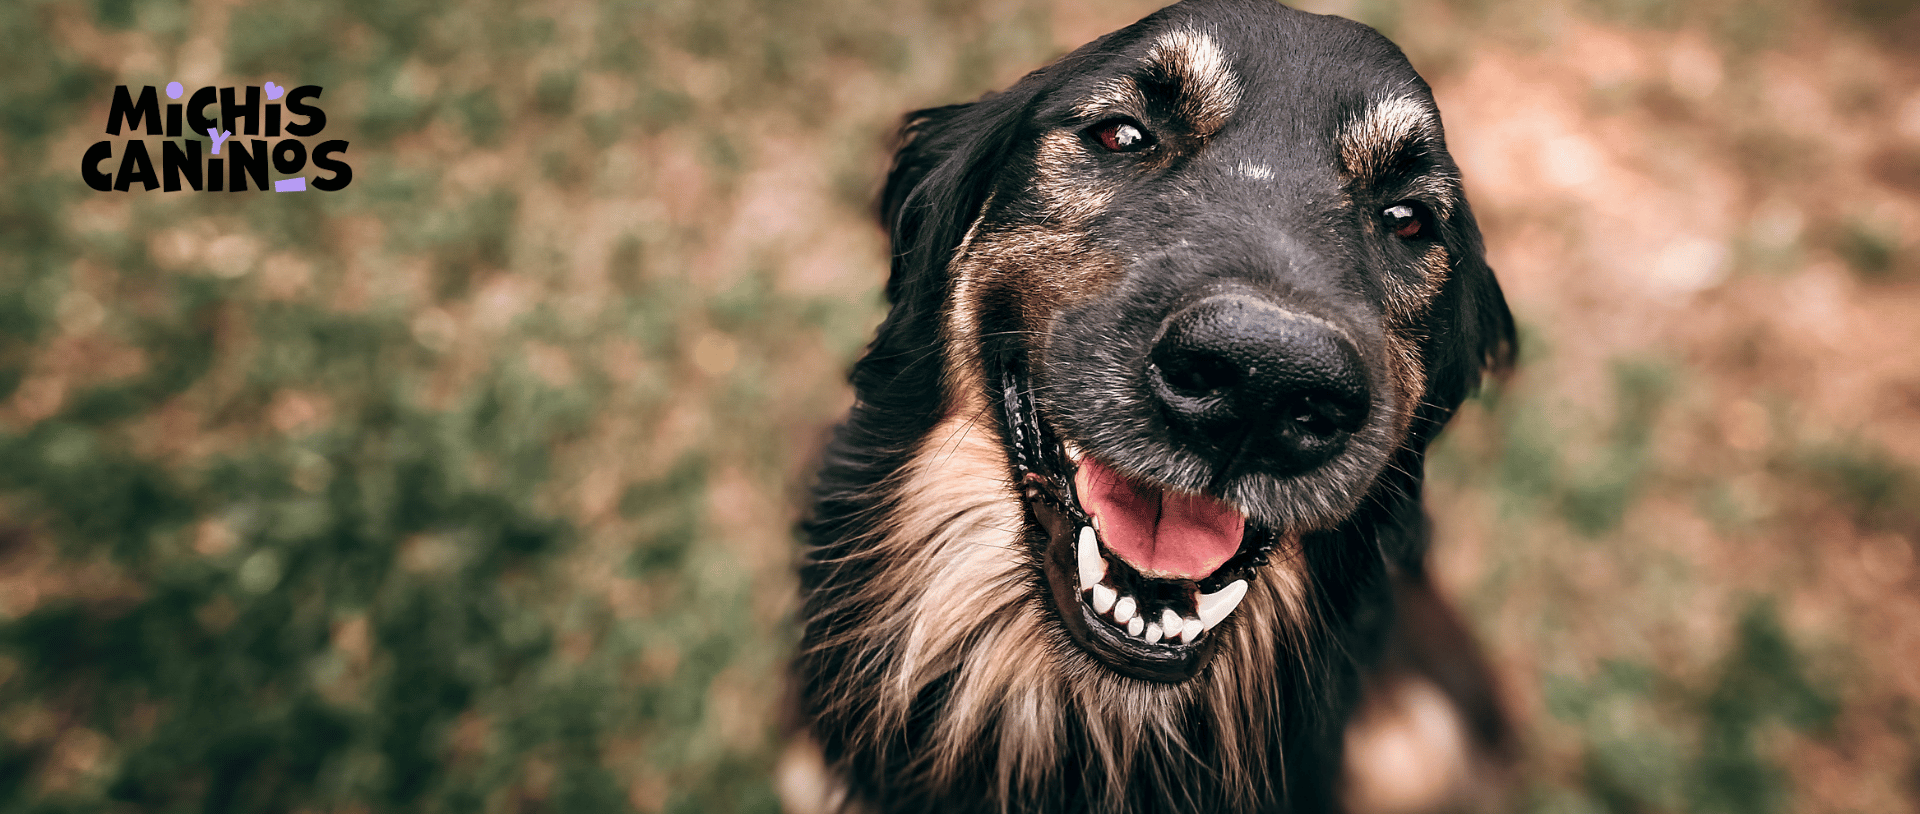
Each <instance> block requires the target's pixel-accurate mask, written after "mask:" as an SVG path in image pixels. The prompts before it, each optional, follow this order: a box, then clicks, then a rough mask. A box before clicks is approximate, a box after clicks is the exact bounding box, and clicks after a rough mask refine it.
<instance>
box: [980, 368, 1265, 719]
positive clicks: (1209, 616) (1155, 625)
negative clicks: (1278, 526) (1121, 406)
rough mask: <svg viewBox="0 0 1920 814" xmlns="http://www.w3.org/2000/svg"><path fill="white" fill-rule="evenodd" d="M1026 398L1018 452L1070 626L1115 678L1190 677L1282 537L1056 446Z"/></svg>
mask: <svg viewBox="0 0 1920 814" xmlns="http://www.w3.org/2000/svg"><path fill="white" fill-rule="evenodd" d="M1024 392H1026V388H1022V387H1014V386H1008V387H1007V388H1006V390H1005V391H1004V394H1003V395H1004V397H1005V403H1004V407H1005V409H1006V411H1007V418H1008V420H1009V421H1008V423H1009V427H1010V429H1012V430H1013V431H1012V432H1011V433H1010V437H1011V443H1010V444H1009V446H1010V447H1011V448H1012V450H1011V451H1012V453H1013V455H1012V457H1013V463H1014V468H1015V474H1016V476H1017V477H1018V478H1019V481H1020V484H1021V493H1022V496H1023V497H1024V498H1025V499H1026V504H1027V508H1028V513H1029V515H1030V516H1031V517H1032V518H1033V520H1034V521H1035V522H1036V524H1037V525H1038V526H1039V528H1040V529H1041V530H1042V531H1043V532H1044V533H1045V534H1044V536H1045V539H1044V541H1043V544H1044V546H1045V548H1044V550H1043V551H1042V552H1041V554H1042V556H1041V562H1042V564H1043V567H1042V571H1043V572H1044V573H1045V575H1046V582H1047V584H1048V587H1049V589H1050V590H1049V593H1050V594H1051V596H1052V599H1053V604H1054V607H1055V609H1056V610H1057V611H1058V613H1059V617H1060V620H1061V622H1062V623H1063V626H1064V627H1065V628H1066V629H1067V631H1068V633H1069V635H1070V636H1071V637H1072V638H1073V639H1074V641H1075V642H1076V643H1077V644H1079V645H1080V647H1081V648H1082V649H1084V650H1086V651H1087V652H1088V653H1089V654H1091V655H1092V656H1094V657H1095V658H1096V659H1097V660H1099V661H1100V662H1102V663H1104V664H1106V665H1107V666H1108V667H1110V668H1112V669H1113V670H1115V671H1116V672H1119V673H1122V674H1124V675H1129V676H1133V677H1135V678H1140V679H1145V680H1149V681H1157V682H1168V683H1171V682H1179V681H1184V680H1187V679H1189V678H1192V677H1193V676H1194V675H1196V674H1198V673H1199V671H1200V669H1201V668H1202V667H1203V666H1204V665H1205V664H1206V661H1207V659H1208V658H1209V657H1210V656H1211V654H1212V652H1213V650H1214V648H1215V646H1216V643H1217V642H1218V640H1219V639H1221V638H1222V637H1221V635H1220V633H1221V632H1222V630H1223V628H1224V627H1225V626H1227V625H1230V624H1232V622H1233V613H1234V610H1235V609H1236V608H1238V607H1239V606H1240V603H1241V601H1242V600H1243V599H1245V598H1246V595H1247V592H1248V587H1249V583H1250V581H1251V580H1253V579H1254V578H1255V569H1256V568H1258V567H1259V566H1261V565H1264V564H1265V563H1266V558H1267V554H1268V553H1269V552H1270V551H1271V550H1272V549H1273V547H1274V545H1275V542H1276V539H1277V535H1276V534H1275V533H1274V532H1273V531H1272V530H1271V529H1268V528H1266V527H1264V526H1261V525H1259V524H1257V523H1251V522H1249V521H1248V520H1247V518H1246V517H1245V516H1244V515H1243V514H1242V513H1241V512H1239V511H1238V510H1236V509H1235V508H1234V507H1233V506H1232V505H1230V504H1228V503H1226V502H1224V501H1221V500H1218V499H1216V498H1213V497H1211V496H1208V495H1200V494H1192V493H1187V492H1182V491H1178V490H1173V489H1168V488H1165V487H1163V486H1160V485H1158V484H1153V483H1149V482H1146V481H1143V480H1141V479H1138V478H1133V477H1130V476H1128V475H1126V474H1124V473H1122V472H1120V471H1118V470H1117V469H1116V468H1115V467H1114V466H1113V465H1112V464H1109V463H1107V462H1104V461H1102V460H1100V459H1099V458H1098V457H1096V456H1093V455H1090V454H1087V453H1085V452H1083V451H1081V450H1080V449H1079V448H1078V447H1076V446H1075V445H1074V444H1073V443H1072V442H1070V441H1061V440H1058V439H1057V438H1055V437H1054V435H1053V433H1052V432H1051V430H1050V429H1049V428H1048V427H1047V426H1046V425H1045V424H1044V423H1043V422H1042V421H1041V419H1040V416H1039V414H1038V412H1037V410H1035V409H1034V406H1033V404H1032V403H1031V400H1030V399H1028V398H1026V397H1024V396H1023V395H1022V394H1023V393H1024Z"/></svg>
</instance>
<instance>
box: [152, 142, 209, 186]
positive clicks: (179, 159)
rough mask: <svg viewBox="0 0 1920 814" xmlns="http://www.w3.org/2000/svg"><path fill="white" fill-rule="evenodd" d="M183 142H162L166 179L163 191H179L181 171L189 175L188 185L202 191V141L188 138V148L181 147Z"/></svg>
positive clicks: (162, 162)
mask: <svg viewBox="0 0 1920 814" xmlns="http://www.w3.org/2000/svg"><path fill="white" fill-rule="evenodd" d="M181 143H182V142H175V141H163V142H161V143H160V169H161V177H162V178H164V179H165V181H164V183H163V184H162V185H161V187H160V190H161V191H162V192H179V191H180V175H181V173H185V174H186V176H187V186H190V187H193V191H195V192H199V191H200V142H199V141H196V140H194V139H187V140H186V141H185V142H184V143H185V144H186V149H181V147H180V145H181ZM216 172H217V170H216Z"/></svg>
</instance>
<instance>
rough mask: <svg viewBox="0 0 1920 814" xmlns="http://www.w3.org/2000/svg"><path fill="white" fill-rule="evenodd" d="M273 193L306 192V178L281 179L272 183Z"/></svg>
mask: <svg viewBox="0 0 1920 814" xmlns="http://www.w3.org/2000/svg"><path fill="white" fill-rule="evenodd" d="M273 191H274V192H306V191H307V178H306V176H304V175H303V176H301V177H299V178H282V179H280V180H278V181H275V182H273Z"/></svg>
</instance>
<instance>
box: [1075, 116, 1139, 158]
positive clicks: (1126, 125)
mask: <svg viewBox="0 0 1920 814" xmlns="http://www.w3.org/2000/svg"><path fill="white" fill-rule="evenodd" d="M1089 132H1091V133H1092V135H1093V140H1094V141H1098V142H1100V146H1101V147H1105V148H1106V149H1107V152H1110V153H1137V152H1140V151H1141V150H1145V149H1147V148H1148V147H1152V146H1153V139H1152V138H1151V137H1149V136H1148V135H1147V131H1146V130H1144V129H1142V128H1141V127H1140V124H1139V123H1138V122H1135V121H1134V120H1132V119H1114V120H1113V121H1108V122H1101V123H1099V124H1096V125H1094V126H1093V130H1091V131H1089Z"/></svg>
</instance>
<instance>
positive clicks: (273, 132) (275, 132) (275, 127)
mask: <svg viewBox="0 0 1920 814" xmlns="http://www.w3.org/2000/svg"><path fill="white" fill-rule="evenodd" d="M267 135H268V136H269V137H275V138H277V137H279V135H280V106H279V105H267Z"/></svg>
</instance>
